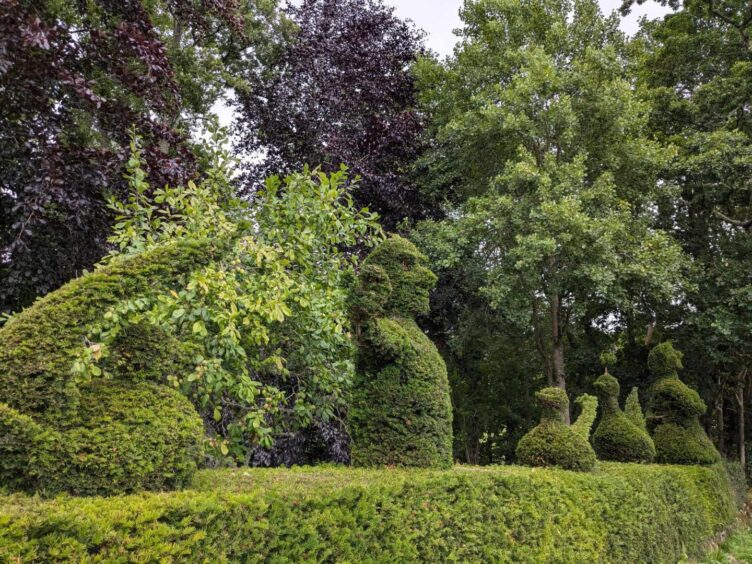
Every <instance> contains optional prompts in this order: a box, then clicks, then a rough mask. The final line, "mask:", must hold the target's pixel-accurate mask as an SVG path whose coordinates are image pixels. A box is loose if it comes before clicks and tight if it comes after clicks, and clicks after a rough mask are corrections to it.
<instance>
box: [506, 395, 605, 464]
mask: <svg viewBox="0 0 752 564" xmlns="http://www.w3.org/2000/svg"><path fill="white" fill-rule="evenodd" d="M535 397H536V399H537V400H538V403H539V404H540V406H541V422H540V424H538V426H537V427H535V428H534V429H533V430H532V431H530V432H529V433H528V434H527V435H525V436H524V437H522V439H520V442H519V444H518V445H517V453H516V454H517V462H519V463H520V464H524V465H526V466H558V467H560V468H564V469H566V470H580V471H589V470H592V469H593V468H594V467H595V462H596V458H595V452H594V451H593V447H591V446H590V443H589V442H588V439H587V436H588V435H589V433H590V428H589V427H590V425H592V411H593V410H592V409H588V410H585V409H583V413H582V415H580V418H582V417H585V418H586V419H587V420H589V424H590V425H587V426H583V425H577V422H575V427H574V428H573V427H571V426H569V425H567V424H566V423H565V419H566V413H567V411H568V410H569V398H568V397H567V393H566V392H565V391H564V390H562V389H561V388H553V387H552V388H543V389H542V390H539V391H538V392H536V394H535ZM588 403H590V404H592V402H586V403H585V405H588ZM591 407H592V405H591ZM578 421H579V420H578ZM585 429H586V430H587V432H585Z"/></svg>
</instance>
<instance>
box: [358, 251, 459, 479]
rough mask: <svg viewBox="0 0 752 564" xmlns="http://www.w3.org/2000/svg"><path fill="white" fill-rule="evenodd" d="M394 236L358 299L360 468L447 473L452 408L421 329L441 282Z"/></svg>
mask: <svg viewBox="0 0 752 564" xmlns="http://www.w3.org/2000/svg"><path fill="white" fill-rule="evenodd" d="M425 262H426V258H425V257H424V256H423V255H422V254H421V253H420V252H419V251H418V249H417V248H416V247H415V245H413V244H412V243H410V242H409V241H407V240H406V239H403V238H402V237H398V236H392V237H390V238H389V239H388V240H386V241H384V242H383V243H381V244H380V245H379V246H378V247H377V248H376V249H374V251H373V252H372V253H371V254H370V255H369V256H368V258H367V259H366V260H365V261H364V263H363V265H362V269H361V273H360V276H359V281H358V286H357V288H356V289H355V291H354V296H353V319H354V322H355V325H356V330H357V333H358V345H359V346H358V370H357V377H356V382H355V386H354V391H353V399H352V403H351V409H350V415H349V426H350V434H351V437H352V461H353V464H356V465H358V466H382V465H394V466H422V467H432V466H438V467H442V466H444V467H445V466H449V465H451V463H452V408H451V401H450V396H449V381H448V378H447V370H446V365H445V364H444V360H443V359H442V358H441V355H440V354H439V351H438V350H437V349H436V346H435V345H434V344H433V343H432V342H431V341H430V340H429V339H428V337H426V335H425V334H424V333H423V331H421V330H420V328H419V327H418V325H417V324H416V322H415V316H417V315H421V314H424V313H427V312H428V308H429V301H428V298H429V291H430V289H431V288H432V287H433V286H434V284H435V283H436V276H435V275H434V274H433V273H432V272H431V271H430V270H428V269H427V268H426V267H425V266H424V264H425Z"/></svg>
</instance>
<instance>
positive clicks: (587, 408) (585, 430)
mask: <svg viewBox="0 0 752 564" xmlns="http://www.w3.org/2000/svg"><path fill="white" fill-rule="evenodd" d="M574 403H576V404H577V405H579V406H580V409H581V411H580V416H579V417H578V418H577V421H575V422H574V423H572V431H574V432H575V433H577V434H578V435H580V436H581V437H582V438H583V439H585V440H586V441H590V433H591V432H592V430H593V423H594V422H595V418H596V416H597V414H598V398H596V397H595V396H591V395H590V394H582V395H581V396H578V397H577V399H576V400H574Z"/></svg>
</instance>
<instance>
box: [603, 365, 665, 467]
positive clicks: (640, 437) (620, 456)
mask: <svg viewBox="0 0 752 564" xmlns="http://www.w3.org/2000/svg"><path fill="white" fill-rule="evenodd" d="M594 385H595V389H596V391H597V393H598V400H599V403H600V405H601V406H602V407H601V420H600V422H599V423H598V427H596V429H595V433H593V448H595V452H596V454H597V455H598V458H600V459H601V460H614V461H617V462H651V461H652V460H653V459H654V458H655V446H654V445H653V441H652V439H651V438H650V435H648V433H647V431H646V430H645V429H643V428H641V427H639V426H637V425H635V424H634V423H633V422H632V420H631V419H630V418H629V417H627V415H626V414H625V413H624V412H623V411H622V410H621V407H619V382H618V380H617V379H616V378H614V377H613V376H611V375H610V374H609V373H608V372H607V373H605V374H603V375H602V376H600V377H599V378H598V379H597V380H596V381H595V383H594Z"/></svg>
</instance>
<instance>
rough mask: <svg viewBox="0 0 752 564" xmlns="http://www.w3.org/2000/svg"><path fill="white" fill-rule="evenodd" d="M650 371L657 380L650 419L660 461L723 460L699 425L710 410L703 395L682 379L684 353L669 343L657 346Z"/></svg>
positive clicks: (649, 366) (651, 401)
mask: <svg viewBox="0 0 752 564" xmlns="http://www.w3.org/2000/svg"><path fill="white" fill-rule="evenodd" d="M648 368H649V369H650V372H651V373H652V374H653V376H655V377H656V378H657V381H656V382H655V383H654V384H653V386H652V388H651V393H650V395H651V399H650V410H649V415H648V417H649V420H650V421H651V422H652V423H653V424H654V425H655V429H654V430H653V441H654V442H655V448H656V459H657V461H658V462H663V463H667V464H713V463H715V462H718V461H719V460H720V459H721V455H720V454H719V452H718V451H717V450H716V448H715V446H714V445H713V443H712V442H711V441H710V439H709V438H708V436H707V434H706V433H705V429H703V428H702V425H700V421H699V419H698V418H699V417H700V415H702V414H703V413H705V411H706V410H707V407H706V405H705V402H703V401H702V398H700V395H699V394H698V393H697V392H696V391H695V390H693V389H692V388H690V387H689V386H687V385H686V384H685V383H684V382H682V381H681V380H679V375H678V370H679V369H680V368H683V366H682V354H681V352H679V351H677V350H676V349H674V347H673V345H672V344H671V343H669V342H666V343H661V344H660V345H658V346H656V347H655V348H654V349H653V350H652V351H650V355H649V356H648Z"/></svg>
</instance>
